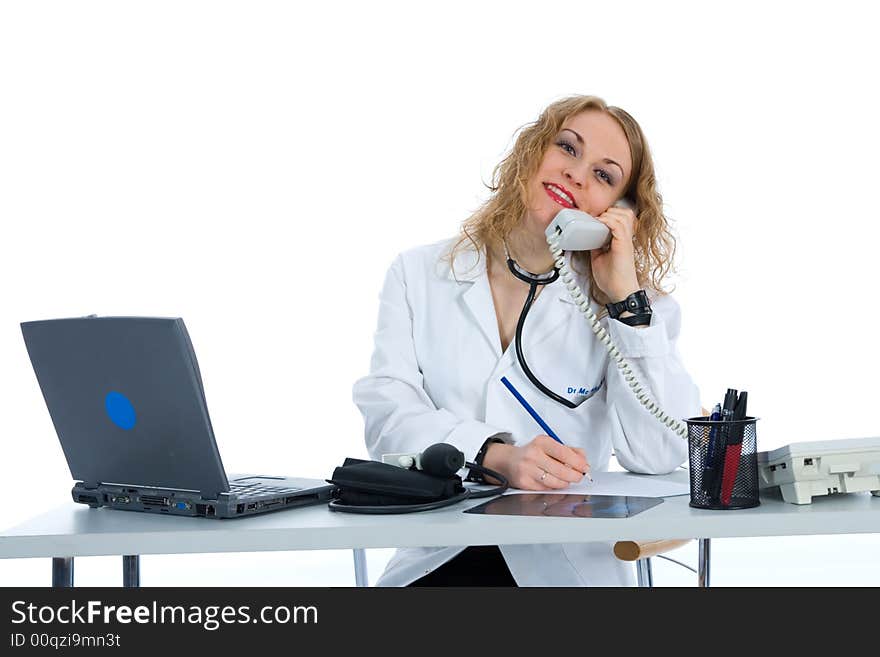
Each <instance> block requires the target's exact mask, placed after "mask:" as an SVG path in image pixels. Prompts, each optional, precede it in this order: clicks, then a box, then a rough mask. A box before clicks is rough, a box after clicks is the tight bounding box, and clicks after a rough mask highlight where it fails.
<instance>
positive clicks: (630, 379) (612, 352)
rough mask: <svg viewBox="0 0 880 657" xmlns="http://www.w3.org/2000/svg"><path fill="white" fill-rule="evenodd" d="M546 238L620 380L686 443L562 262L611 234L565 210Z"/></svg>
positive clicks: (582, 215) (598, 223) (679, 427)
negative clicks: (567, 255)
mask: <svg viewBox="0 0 880 657" xmlns="http://www.w3.org/2000/svg"><path fill="white" fill-rule="evenodd" d="M615 205H617V206H620V207H632V206H631V205H630V204H629V203H628V202H627V201H625V200H624V199H621V200H619V201H618V202H617V203H615ZM544 234H545V236H546V237H547V244H548V245H549V247H550V252H551V253H552V254H553V258H554V260H555V264H556V267H557V269H559V277H560V278H561V279H562V282H563V283H564V284H565V287H566V288H567V289H568V293H569V294H570V295H571V298H572V299H573V300H574V303H575V305H576V306H577V307H578V309H579V310H580V311H581V312H582V313H583V314H584V316H585V317H586V318H587V321H588V322H590V326H591V327H592V330H593V333H594V334H595V335H596V337H597V338H598V339H599V342H601V343H602V344H603V345H604V346H605V348H606V349H607V350H608V355H609V356H610V357H611V360H613V361H614V362H615V364H616V365H617V367H618V369H620V373H621V374H622V375H623V380H624V381H626V383H627V385H628V386H629V387H630V389H631V390H632V391H633V394H634V395H635V396H636V399H638V400H639V402H640V403H641V404H642V405H643V406H644V407H645V408H646V409H648V412H649V413H651V415H653V416H654V417H656V418H657V419H658V420H659V421H660V422H662V423H663V424H664V425H666V426H667V427H668V428H670V429H672V430H673V431H674V432H675V433H676V434H677V435H678V436H679V437H680V438H684V439H685V440H686V439H687V426H686V425H685V424H683V423H682V422H679V421H678V420H676V419H675V418H673V417H671V416H669V415H667V414H666V413H665V412H664V411H663V409H661V408H660V407H659V406H658V405H657V404H656V403H655V402H654V401H653V400H652V399H651V398H650V397H649V396H648V392H647V391H646V390H645V389H644V387H643V386H642V385H641V384H640V383H639V382H638V380H637V379H636V376H635V374H634V373H633V371H632V370H631V369H630V366H629V364H628V363H627V362H626V359H624V357H623V355H622V354H621V353H620V351H619V350H618V349H617V346H616V345H615V344H614V342H613V341H612V340H611V336H610V335H608V332H607V331H606V330H605V329H604V328H603V327H602V325H601V324H599V318H598V317H597V316H596V313H595V312H593V309H592V308H591V307H590V298H589V297H588V296H587V295H586V294H584V292H583V291H582V290H581V289H580V288H579V287H578V285H577V282H576V281H575V278H574V275H573V274H572V271H571V268H570V267H569V266H568V264H567V263H566V262H565V258H564V257H563V251H591V250H593V249H599V248H602V247H603V246H605V245H606V244H608V242H609V241H610V239H611V233H610V231H609V230H608V227H607V226H605V224H603V223H602V222H601V221H599V220H597V219H595V218H594V217H592V216H590V215H589V214H587V213H586V212H581V211H580V210H573V209H570V208H566V209H565V210H560V212H559V213H558V214H557V215H556V217H554V219H553V221H551V222H550V225H549V226H547V229H546V231H544Z"/></svg>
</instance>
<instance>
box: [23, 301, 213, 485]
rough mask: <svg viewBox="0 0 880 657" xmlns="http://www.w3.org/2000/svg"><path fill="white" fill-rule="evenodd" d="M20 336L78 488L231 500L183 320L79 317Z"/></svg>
mask: <svg viewBox="0 0 880 657" xmlns="http://www.w3.org/2000/svg"><path fill="white" fill-rule="evenodd" d="M21 328H22V334H23V336H24V341H25V345H26V346H27V350H28V354H29V356H30V359H31V364H32V365H33V368H34V372H35V373H36V375H37V380H38V382H39V385H40V388H41V390H42V392H43V397H44V399H45V401H46V406H47V407H48V409H49V414H50V416H51V417H52V422H53V423H54V425H55V431H56V432H57V434H58V438H59V439H60V441H61V446H62V449H63V450H64V455H65V457H66V458H67V463H68V466H69V467H70V472H71V474H72V475H73V477H74V478H75V479H78V480H81V481H83V482H85V483H86V484H88V485H90V484H98V483H116V484H131V485H137V486H156V487H167V488H181V489H187V490H196V491H201V492H202V493H204V494H205V495H206V496H209V497H213V496H216V494H217V493H218V492H220V491H227V490H229V487H228V482H227V480H226V474H225V472H224V470H223V464H222V462H221V460H220V453H219V451H218V449H217V444H216V442H215V440H214V433H213V430H212V428H211V421H210V418H209V416H208V408H207V405H206V402H205V397H204V391H203V389H202V385H201V377H200V375H199V371H198V365H197V362H196V358H195V352H194V351H193V349H192V344H191V342H190V340H189V336H188V334H187V331H186V327H185V326H184V324H183V320H182V319H179V318H176V319H175V318H167V319H166V318H153V317H79V318H72V319H53V320H45V321H37V322H24V323H22V325H21Z"/></svg>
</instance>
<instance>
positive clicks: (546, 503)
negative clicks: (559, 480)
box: [463, 493, 663, 518]
mask: <svg viewBox="0 0 880 657" xmlns="http://www.w3.org/2000/svg"><path fill="white" fill-rule="evenodd" d="M662 503H663V498H662V497H634V496H630V495H570V494H559V493H515V494H512V495H501V496H500V497H496V498H493V499H491V500H489V501H488V502H484V503H483V504H479V505H477V506H474V507H471V508H470V509H465V511H464V512H463V513H473V514H477V515H490V516H532V517H536V516H547V517H554V518H629V517H632V516H634V515H636V514H638V513H641V512H642V511H645V510H646V509H650V508H651V507H654V506H657V505H658V504H662Z"/></svg>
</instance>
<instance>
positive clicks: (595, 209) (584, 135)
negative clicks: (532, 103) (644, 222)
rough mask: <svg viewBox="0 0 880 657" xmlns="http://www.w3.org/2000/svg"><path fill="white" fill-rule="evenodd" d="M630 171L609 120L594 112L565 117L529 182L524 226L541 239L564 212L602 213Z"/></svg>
mask: <svg viewBox="0 0 880 657" xmlns="http://www.w3.org/2000/svg"><path fill="white" fill-rule="evenodd" d="M631 173H632V158H631V156H630V151H629V143H628V142H627V139H626V134H625V133H624V132H623V128H621V127H620V124H619V123H617V121H616V120H615V119H614V118H613V117H611V116H610V115H608V114H606V113H605V112H602V111H598V110H587V111H586V112H581V113H580V114H576V115H574V116H571V117H569V118H568V119H566V120H565V121H564V122H563V124H562V128H561V129H560V131H559V133H558V134H557V135H556V136H555V138H554V139H553V141H552V142H551V143H550V145H549V146H548V148H547V151H546V153H545V154H544V158H543V159H542V160H541V165H540V166H539V167H538V170H537V172H536V173H535V175H534V176H532V178H531V180H530V181H529V186H528V200H527V207H528V211H527V212H526V217H525V220H524V223H525V225H524V227H525V228H526V230H527V231H528V232H529V233H532V234H535V235H536V236H540V237H543V234H544V229H545V228H547V226H548V225H549V224H550V222H551V221H553V218H554V217H555V216H556V214H557V213H558V212H559V211H560V210H562V209H563V208H572V207H573V208H577V209H578V210H582V211H584V212H586V213H587V214H590V215H592V216H594V217H596V216H599V215H601V214H602V213H603V212H605V210H607V209H608V208H609V207H610V206H611V205H612V204H613V203H614V202H615V201H616V200H617V199H619V198H620V197H621V196H623V192H624V190H626V188H627V185H628V184H629V179H630V175H631Z"/></svg>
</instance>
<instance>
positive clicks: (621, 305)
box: [605, 290, 652, 326]
mask: <svg viewBox="0 0 880 657" xmlns="http://www.w3.org/2000/svg"><path fill="white" fill-rule="evenodd" d="M605 308H607V309H608V316H609V317H611V319H616V320H617V321H618V322H623V323H624V324H627V325H629V326H647V325H648V324H650V323H651V315H652V311H651V302H650V301H648V295H647V294H646V293H645V291H644V290H638V291H636V292H633V293H632V294H630V295H629V296H628V297H627V298H626V299H624V300H623V301H618V302H616V303H609V304H606V305H605ZM624 312H631V313H632V316H631V317H621V316H620V315H621V314H622V313H624Z"/></svg>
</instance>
